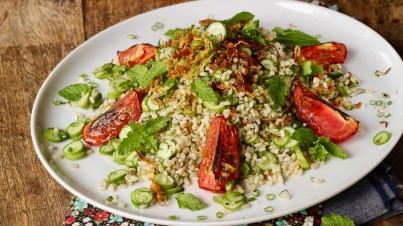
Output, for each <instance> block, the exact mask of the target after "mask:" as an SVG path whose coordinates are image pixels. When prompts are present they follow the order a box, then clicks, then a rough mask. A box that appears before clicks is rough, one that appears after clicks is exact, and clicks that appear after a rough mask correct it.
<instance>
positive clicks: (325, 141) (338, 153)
mask: <svg viewBox="0 0 403 226" xmlns="http://www.w3.org/2000/svg"><path fill="white" fill-rule="evenodd" d="M318 143H321V144H322V145H323V146H324V147H325V148H326V150H327V152H329V154H330V155H332V156H333V157H336V158H341V159H346V158H348V155H347V153H346V152H344V151H343V150H342V149H341V148H340V147H339V146H337V145H336V144H335V143H333V142H332V141H331V140H330V139H329V138H327V137H319V138H318Z"/></svg>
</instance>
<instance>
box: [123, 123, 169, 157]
mask: <svg viewBox="0 0 403 226" xmlns="http://www.w3.org/2000/svg"><path fill="white" fill-rule="evenodd" d="M168 122H169V120H168V119H167V118H166V117H157V118H155V119H150V120H148V121H147V122H145V123H144V124H140V123H137V122H131V123H130V128H131V131H130V132H128V133H127V137H126V138H124V139H123V140H122V143H121V144H120V145H119V151H122V152H124V153H127V152H131V151H134V150H139V151H147V150H154V151H157V150H158V141H157V140H156V139H155V138H154V136H153V135H154V134H155V133H157V132H159V131H160V130H161V129H163V128H164V127H166V126H167V124H168Z"/></svg>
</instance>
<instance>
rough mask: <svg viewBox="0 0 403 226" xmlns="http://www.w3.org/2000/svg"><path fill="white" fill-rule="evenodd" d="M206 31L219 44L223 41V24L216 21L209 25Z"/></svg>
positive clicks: (224, 34) (224, 33) (224, 32)
mask: <svg viewBox="0 0 403 226" xmlns="http://www.w3.org/2000/svg"><path fill="white" fill-rule="evenodd" d="M206 31H207V32H208V33H209V34H210V35H214V36H215V37H216V38H217V40H218V41H220V42H221V41H222V40H224V38H225V36H226V35H227V29H226V28H225V26H224V24H223V23H221V22H218V21H217V22H213V23H211V24H210V25H209V26H208V27H207V29H206Z"/></svg>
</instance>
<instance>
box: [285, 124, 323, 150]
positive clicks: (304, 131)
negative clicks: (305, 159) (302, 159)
mask: <svg viewBox="0 0 403 226" xmlns="http://www.w3.org/2000/svg"><path fill="white" fill-rule="evenodd" d="M291 139H294V140H296V141H298V142H299V143H300V144H305V145H307V146H311V145H312V144H313V142H315V141H316V140H317V139H318V136H317V135H316V134H315V133H314V132H313V131H312V130H310V129H309V128H306V127H301V128H298V129H297V130H295V132H294V133H293V134H292V135H291Z"/></svg>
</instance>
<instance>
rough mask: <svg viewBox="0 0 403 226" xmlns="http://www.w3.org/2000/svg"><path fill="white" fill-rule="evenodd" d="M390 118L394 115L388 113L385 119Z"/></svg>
mask: <svg viewBox="0 0 403 226" xmlns="http://www.w3.org/2000/svg"><path fill="white" fill-rule="evenodd" d="M390 116H392V114H391V113H388V114H387V115H385V117H384V118H389V117H390Z"/></svg>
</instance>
